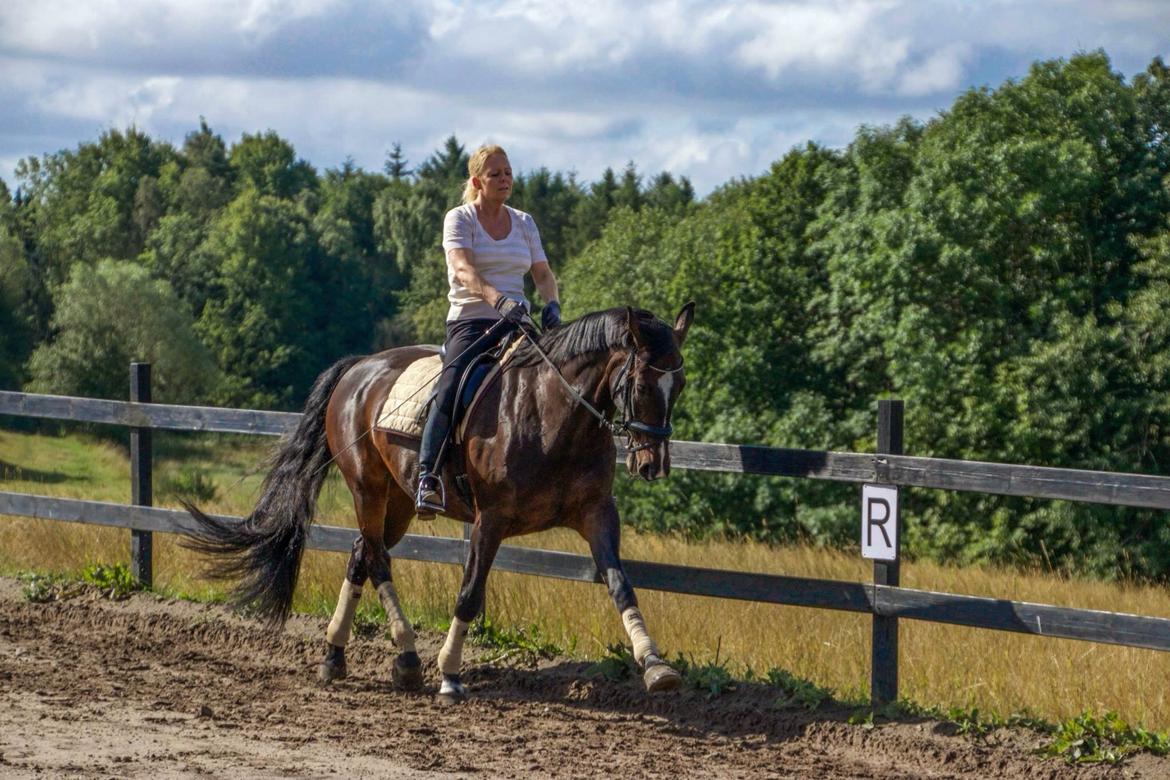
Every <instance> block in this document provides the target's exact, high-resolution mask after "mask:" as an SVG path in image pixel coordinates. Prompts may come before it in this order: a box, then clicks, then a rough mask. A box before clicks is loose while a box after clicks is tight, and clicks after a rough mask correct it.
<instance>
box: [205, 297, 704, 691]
mask: <svg viewBox="0 0 1170 780" xmlns="http://www.w3.org/2000/svg"><path fill="white" fill-rule="evenodd" d="M693 318H694V303H693V302H692V303H688V304H687V305H685V306H684V307H683V308H682V310H681V311H680V312H679V313H678V315H677V317H676V319H675V323H674V325H673V327H672V326H670V325H668V324H667V323H665V322H663V321H662V320H659V319H658V318H656V317H655V316H654V315H652V314H650V313H649V312H646V311H640V310H635V309H630V308H624V307H623V308H615V309H609V310H606V311H601V312H595V313H593V314H587V315H585V316H583V317H581V318H580V319H578V320H575V321H573V322H570V323H567V324H565V325H562V326H559V327H556V328H553V329H551V330H549V331H548V332H546V333H545V334H544V335H543V336H541V337H539V339H534V338H531V337H530V338H528V340H527V341H526V342H524V343H522V344H521V345H520V346H519V347H518V348H517V349H516V351H515V352H514V353H513V355H512V357H511V358H510V359H509V360H508V361H507V363H506V364H505V366H504V369H503V370H502V371H501V372H500V373H498V374H497V375H496V377H495V379H494V380H492V381H491V382H490V384H488V385H487V386H486V387H485V388H484V389H483V390H482V391H481V397H480V399H479V400H478V401H477V402H476V409H475V414H474V415H472V416H471V417H469V419H468V420H467V422H466V427H465V431H464V435H463V437H462V444H461V455H462V458H461V460H462V462H463V464H464V466H465V470H466V473H467V477H468V481H469V483H470V487H471V496H472V500H471V501H470V502H468V501H467V500H466V499H464V498H463V497H462V496H461V495H460V494H459V491H456V490H448V492H447V510H446V512H445V514H447V515H449V516H451V517H454V518H456V519H458V520H461V521H463V522H465V523H471V524H473V527H472V531H471V545H470V547H471V549H470V556H469V558H468V562H467V567H466V569H465V571H464V576H463V582H462V585H461V587H460V590H459V594H458V597H457V599H456V602H455V614H454V619H453V620H452V621H451V628H450V631H449V632H448V634H447V638H446V641H445V642H444V644H443V647H442V649H441V650H440V652H439V656H438V666H439V670H440V672H441V674H442V683H441V686H440V690H439V697H438V698H439V700H440V701H442V702H446V703H449V702H457V701H461V700H462V699H464V698H465V697H466V695H467V692H466V688H465V687H464V686H463V684H462V683H461V681H460V677H459V673H460V667H461V661H462V653H463V642H464V638H465V636H466V634H467V629H468V627H469V625H470V623H471V622H472V621H473V620H474V619H475V618H476V617H477V616H478V615H479V613H480V611H481V609H482V608H483V602H484V591H485V584H486V582H487V576H488V571H489V570H490V569H491V565H492V561H493V559H494V558H495V555H496V551H497V550H498V549H499V546H500V543H501V542H502V541H503V540H504V539H507V538H509V537H512V536H518V535H521V534H528V533H533V532H536V531H542V530H544V529H547V528H553V527H557V526H565V527H568V528H572V529H574V530H576V531H577V532H578V533H580V534H581V536H582V537H584V538H585V540H586V541H588V543H589V549H590V551H591V552H592V555H593V560H594V562H595V563H596V565H597V570H598V572H599V573H600V574H601V576H602V578H603V579H604V580H605V582H606V584H607V585H608V588H609V593H610V596H611V597H612V599H613V602H614V604H615V605H616V607H617V610H618V612H619V613H620V615H621V618H622V623H623V625H624V627H625V629H626V633H627V635H628V636H629V638H630V641H631V643H632V645H633V652H634V658H635V660H636V661H637V663H638V664H639V666H640V667H641V669H642V672H643V675H642V676H643V683H644V685H645V687H646V689H647V691H650V692H656V691H663V690H671V689H674V688H677V687H679V685H680V684H681V678H680V676H679V674H678V672H677V671H676V670H674V669H673V668H671V666H670V665H669V664H667V663H666V662H665V661H664V660H663V658H662V655H661V653H660V652H659V650H658V648H657V646H656V645H655V643H654V641H653V640H652V639H651V637H650V634H649V632H648V631H647V628H646V624H645V620H644V618H643V616H642V614H641V612H640V610H639V609H638V601H637V598H636V597H635V595H634V589H633V587H632V586H631V585H630V582H629V580H628V578H627V577H626V573H625V571H624V569H623V568H622V563H621V558H620V556H619V546H620V534H621V524H620V519H619V517H618V511H617V507H616V506H615V503H614V499H613V479H614V472H615V458H614V442H613V435H614V433H615V432H621V433H624V434H625V435H626V437H627V450H628V454H627V459H626V465H627V467H628V468H629V470H630V471H631V473H632V474H634V475H636V476H639V477H641V478H643V479H646V480H654V479H658V478H659V477H665V476H666V475H667V474H668V473H669V471H670V450H669V443H670V442H669V438H670V434H671V427H670V416H671V412H672V410H673V408H674V406H675V403H676V402H677V400H678V396H679V393H681V392H682V389H683V386H684V384H685V383H686V377H685V375H684V371H683V370H682V364H683V360H682V353H681V351H680V350H681V347H682V345H683V342H684V340H685V339H686V335H687V330H688V329H689V328H690V326H691V322H692V320H693ZM431 354H434V348H433V347H425V346H414V347H400V348H397V349H390V350H387V351H385V352H381V353H378V354H376V355H371V356H368V357H350V358H345V359H343V360H341V361H339V362H338V363H336V364H335V365H333V366H332V367H331V368H329V369H327V370H326V371H325V372H324V373H322V374H321V375H320V376H319V377H318V378H317V381H316V382H315V384H314V386H313V388H312V391H311V392H310V394H309V399H308V401H307V403H306V405H305V411H304V415H303V416H302V418H301V421H300V423H299V425H298V426H297V428H296V430H295V432H294V433H292V434H291V435H290V436H287V437H286V438H285V439H284V441H282V442H281V444H279V445H278V446H277V448H276V450H275V452H274V455H273V461H272V469H271V471H270V473H269V474H268V476H267V477H266V478H265V481H264V485H263V487H262V492H261V496H260V499H259V500H258V502H257V504H256V507H255V508H254V510H253V511H252V513H251V514H250V515H249V516H248V517H247V518H246V519H245V521H244V522H242V523H236V522H226V521H222V520H219V519H216V518H214V517H210V516H208V515H206V514H204V513H203V512H201V511H199V510H198V509H197V508H195V507H193V506H189V505H188V507H187V509H188V511H189V512H190V513H191V515H192V517H193V518H194V519H195V521H196V526H197V527H196V529H195V530H194V531H192V532H190V533H189V534H188V538H187V539H186V541H185V544H186V545H187V546H188V547H191V548H193V549H196V550H199V551H202V552H205V553H209V554H211V555H213V556H215V560H214V561H213V563H212V566H211V569H210V570H209V573H210V574H212V575H213V576H218V577H239V578H240V582H239V583H238V585H237V586H236V588H235V590H234V591H233V594H232V595H233V599H234V601H236V602H237V603H239V604H247V605H250V606H251V607H252V608H253V609H254V610H255V611H256V613H258V614H259V615H260V616H261V617H264V618H266V619H267V620H268V622H269V624H270V625H271V626H273V627H278V626H279V625H282V624H283V623H284V621H285V619H286V618H287V617H288V614H289V611H290V609H291V604H292V598H293V590H294V588H295V586H296V581H297V572H298V569H299V566H300V561H301V556H302V553H303V551H304V547H305V540H306V537H307V535H308V528H309V525H310V524H311V523H312V520H313V514H314V511H315V507H316V502H317V496H318V493H319V492H320V489H321V485H322V483H323V481H324V478H325V473H326V467H327V466H328V465H329V463H330V462H331V461H332V462H336V463H337V465H338V467H339V468H340V470H341V473H342V476H343V477H344V478H345V482H346V484H347V485H348V486H349V490H350V492H351V493H352V494H353V501H354V509H355V511H356V513H357V522H358V529H359V532H360V535H359V537H358V539H357V540H356V542H355V544H354V547H353V551H352V553H351V554H350V558H349V564H348V566H347V569H346V574H345V579H344V580H343V582H342V586H341V593H340V595H339V597H338V603H337V609H336V611H335V612H334V614H333V618H332V620H331V621H330V623H329V627H328V630H327V631H326V635H325V639H326V649H325V657H324V660H323V661H322V662H321V666H320V670H319V673H320V676H321V680H322V682H325V683H328V682H330V681H332V680H335V679H340V678H343V677H345V676H346V662H345V647H346V644H347V643H348V641H349V638H350V632H351V628H352V625H353V617H354V613H355V611H356V609H357V604H358V600H359V599H360V598H361V592H362V588H363V586H364V585H365V583H366V582H367V580H368V581H370V582H371V584H372V585H373V587H374V589H375V590H376V592H377V594H378V597H379V600H380V601H381V603H382V606H383V607H384V608H385V611H386V616H387V621H388V622H389V624H390V635H391V639H392V640H393V642H394V644H395V646H396V648H397V649H398V651H399V654H398V656H397V657H396V658H395V659H394V664H393V668H392V678H393V680H394V682H395V683H396V684H397V685H398V686H399V687H402V688H405V689H418V688H421V686H422V680H423V676H422V663H421V660H420V659H419V656H418V653H417V651H416V649H415V634H414V630H413V627H412V626H411V624H410V621H408V620H407V618H406V615H405V613H404V612H403V610H402V605H401V603H400V601H399V598H398V594H397V592H396V591H395V589H394V582H393V580H392V579H391V573H390V557H389V554H388V550H389V549H390V548H392V547H393V546H394V545H395V544H397V543H398V541H399V540H400V539H402V537H403V535H405V534H406V530H407V528H408V527H409V525H410V523H411V520H412V519H413V518H414V514H415V510H414V500H413V490H412V487H413V485H414V483H415V480H416V479H417V477H418V458H417V452H416V450H415V449H414V448H412V447H410V446H407V445H405V444H403V443H401V440H400V439H397V437H394V439H392V437H391V436H390V435H388V434H387V433H386V432H384V431H381V430H379V429H377V428H375V427H374V422H375V420H376V419H377V416H378V414H379V411H380V407H381V405H382V401H383V400H384V399H385V398H386V397H387V393H388V392H389V389H390V387H391V386H392V385H393V384H394V382H395V381H396V380H397V379H398V377H399V376H401V375H402V372H403V371H404V370H405V369H406V367H407V366H408V365H409V364H410V363H412V362H413V361H415V360H418V359H420V358H422V357H425V356H427V355H431ZM570 386H571V387H572V388H573V389H572V390H570V389H569V388H570ZM598 414H599V415H600V417H601V418H603V422H608V421H611V420H612V419H613V417H614V416H615V415H622V416H623V417H624V419H620V420H619V421H618V422H617V423H613V422H608V424H599V420H598V418H597V416H595V415H598ZM395 439H397V442H398V443H396V440H395ZM447 460H448V464H447V466H446V467H445V469H444V474H443V478H444V480H443V481H444V483H445V484H446V485H452V484H453V476H454V475H453V474H452V466H451V462H452V461H456V460H459V458H448V459H447Z"/></svg>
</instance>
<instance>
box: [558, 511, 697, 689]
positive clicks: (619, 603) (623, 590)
mask: <svg viewBox="0 0 1170 780" xmlns="http://www.w3.org/2000/svg"><path fill="white" fill-rule="evenodd" d="M581 535H582V536H584V537H585V540H586V541H588V542H589V549H590V550H591V551H592V553H593V561H594V563H595V564H596V565H597V570H598V571H599V572H601V575H602V576H603V577H604V578H605V582H606V584H607V585H608V586H609V595H610V597H611V598H612V599H613V603H614V605H615V606H616V607H617V610H618V613H619V614H620V615H621V616H622V625H623V626H625V629H626V634H627V635H628V636H629V637H630V643H631V644H632V645H633V646H634V660H635V661H637V662H638V665H639V666H641V667H642V670H643V671H642V682H643V683H645V685H646V690H647V691H648V692H650V693H657V692H659V691H672V690H674V689H676V688H678V687H679V686H680V685H682V677H680V676H679V673H678V672H677V671H675V670H674V669H673V668H672V667H671V666H670V665H669V664H668V663H666V661H664V660H662V655H661V653H660V652H659V650H658V645H656V644H655V643H654V640H653V639H651V638H650V632H649V631H647V630H646V621H645V619H644V618H643V617H642V612H641V610H639V609H638V599H637V597H636V596H635V595H634V588H633V586H632V585H630V580H629V578H628V577H627V576H626V571H625V569H624V568H623V567H622V562H621V557H620V555H619V552H618V551H619V547H620V545H621V520H620V518H619V517H618V513H617V507H616V506H615V505H614V502H613V499H612V498H610V499H609V500H607V501H606V502H605V503H604V504H602V505H601V507H599V508H598V510H597V511H596V512H595V513H593V514H592V515H591V516H590V517H588V518H586V519H585V522H584V524H583V526H582V528H581Z"/></svg>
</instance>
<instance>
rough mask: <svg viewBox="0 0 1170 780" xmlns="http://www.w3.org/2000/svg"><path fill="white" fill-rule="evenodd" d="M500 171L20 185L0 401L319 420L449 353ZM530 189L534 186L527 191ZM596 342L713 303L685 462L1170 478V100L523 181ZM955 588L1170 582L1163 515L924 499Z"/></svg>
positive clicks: (671, 509) (989, 115)
mask: <svg viewBox="0 0 1170 780" xmlns="http://www.w3.org/2000/svg"><path fill="white" fill-rule="evenodd" d="M466 159H467V152H466V150H465V149H464V147H463V146H462V145H461V144H460V142H459V140H458V139H456V138H455V137H451V138H449V139H448V140H447V142H446V143H445V145H444V146H443V147H442V148H440V149H439V150H437V151H436V152H435V153H434V154H433V155H431V156H430V157H429V158H428V159H426V160H424V161H421V162H420V163H419V164H417V165H412V163H411V161H409V160H406V159H404V156H403V154H402V151H401V148H400V147H398V146H397V145H396V146H394V148H393V149H391V151H390V152H389V153H388V155H387V158H386V163H385V166H384V170H383V171H380V172H370V171H365V170H362V169H360V168H358V167H356V166H355V165H353V164H352V163H348V162H347V163H346V164H344V165H342V166H341V167H340V168H338V169H330V170H327V171H325V172H324V174H320V173H318V171H316V170H315V169H314V168H313V167H312V166H310V165H309V164H308V163H306V162H305V161H303V160H300V159H298V158H297V155H296V152H295V150H294V149H293V147H292V146H291V145H290V144H289V143H288V142H287V141H285V140H284V139H282V138H281V137H280V136H279V135H278V134H277V133H275V132H272V131H269V132H265V133H261V134H256V135H249V134H245V135H244V136H243V137H242V138H240V139H239V140H238V141H236V142H235V143H233V144H230V145H229V144H227V143H225V141H224V140H223V139H222V138H221V137H220V136H219V135H217V134H216V133H215V132H214V131H213V129H212V128H211V127H209V126H208V125H207V124H206V123H202V122H201V124H200V127H199V128H198V129H197V130H195V131H193V132H191V133H190V134H189V135H188V136H187V137H186V139H185V141H184V143H183V145H182V147H181V148H176V147H174V146H173V145H172V144H170V143H167V142H163V141H158V140H154V139H151V138H150V137H149V136H148V135H147V134H145V133H143V132H141V131H139V130H137V129H134V128H130V129H127V130H121V131H120V130H110V131H108V132H106V133H104V134H103V135H102V136H101V137H100V138H99V139H98V140H97V141H94V142H83V143H81V144H80V145H79V146H78V147H77V148H76V149H74V150H68V151H61V152H58V153H55V154H49V155H45V156H44V157H42V158H39V159H37V158H29V159H27V160H25V161H23V162H22V163H21V164H20V166H19V168H18V170H17V174H16V177H17V180H16V182H15V188H14V189H10V188H9V187H8V186H6V185H4V184H3V183H2V182H0V190H2V192H0V194H2V196H3V197H0V387H4V388H24V389H28V390H34V391H43V392H53V393H64V394H76V395H85V396H97V397H110V398H118V397H125V394H126V384H127V379H126V375H127V364H128V363H129V362H130V361H131V360H132V359H139V360H148V361H150V362H152V363H153V364H154V366H155V385H156V391H155V397H156V399H157V400H162V401H170V402H201V403H214V404H222V405H232V406H250V407H261V408H280V409H293V408H296V407H297V406H298V404H299V403H300V402H301V401H302V400H303V398H304V396H305V394H306V391H307V389H308V387H309V385H310V383H311V382H312V380H313V378H314V377H315V376H316V375H317V373H318V372H320V371H321V370H322V369H323V368H325V367H326V366H327V365H328V364H330V363H331V362H332V361H333V360H335V359H336V358H338V357H340V356H342V355H344V354H348V353H355V352H369V351H374V350H377V349H381V348H385V347H390V346H395V345H398V344H404V343H410V342H417V341H429V342H434V341H436V340H438V339H440V338H441V333H442V322H443V318H444V314H445V311H446V302H445V299H444V293H445V286H446V276H445V266H444V263H443V259H442V251H441V249H440V247H439V241H440V226H441V222H442V217H443V214H444V212H445V211H446V210H447V209H448V208H449V207H451V206H452V205H454V204H455V203H456V201H457V199H458V197H459V193H460V190H461V185H462V181H463V178H464V176H465V170H466V169H465V166H466ZM517 162H523V161H517ZM511 203H512V205H514V206H516V207H518V208H521V209H524V210H526V211H529V212H531V213H532V214H533V215H534V217H535V218H536V220H537V223H538V225H539V226H540V229H541V232H542V236H543V240H544V244H545V247H546V249H547V251H548V254H549V256H550V258H552V262H553V264H554V267H555V268H556V270H557V272H558V274H559V276H560V278H561V281H562V297H563V303H564V306H565V313H566V315H568V316H569V317H572V316H575V315H579V314H581V313H584V312H587V311H592V310H595V309H600V308H605V307H609V306H613V305H622V304H631V305H636V306H642V307H645V308H649V309H651V310H653V311H655V312H658V313H659V314H660V315H662V316H671V315H673V313H674V312H675V311H677V309H678V307H679V305H680V304H681V303H683V302H684V301H686V300H688V299H694V300H696V301H697V303H698V306H697V319H696V323H695V325H694V327H693V328H692V331H691V337H690V339H689V340H688V342H687V349H686V352H687V365H688V389H687V391H686V394H685V395H684V398H683V401H682V404H681V407H680V409H679V410H678V413H677V415H676V429H677V434H676V435H677V437H679V438H683V439H693V440H706V441H724V442H743V443H761V444H770V445H776V446H785V447H804V448H815V449H837V450H860V451H865V450H872V448H873V445H874V442H873V438H874V419H875V408H876V402H877V400H878V399H879V398H890V397H895V398H902V399H905V401H906V425H907V428H906V448H907V452H909V453H912V454H916V455H925V456H938V457H950V458H969V459H978V460H995V461H1005V462H1016V463H1031V464H1037V465H1048V466H1068V467H1075V468H1090V469H1108V470H1115V471H1134V472H1145V473H1167V469H1168V468H1170V316H1168V312H1170V69H1168V68H1167V67H1166V66H1165V64H1164V63H1163V62H1162V61H1161V60H1160V59H1157V60H1154V61H1153V62H1152V63H1151V64H1150V66H1149V67H1148V68H1147V69H1146V71H1145V72H1143V73H1140V74H1137V75H1136V76H1133V77H1132V78H1127V77H1125V76H1124V75H1123V74H1119V73H1117V72H1115V71H1114V70H1113V69H1112V66H1111V64H1110V62H1109V59H1108V57H1107V56H1106V55H1105V54H1104V53H1101V52H1096V53H1089V54H1081V55H1078V56H1075V57H1072V58H1071V59H1068V60H1055V61H1048V62H1040V63H1036V64H1035V65H1033V66H1032V68H1031V69H1030V71H1029V72H1028V74H1027V75H1026V76H1024V77H1022V78H1021V79H1019V80H1013V81H1008V82H1006V83H1004V84H1002V85H1000V86H998V87H995V88H981V89H972V90H970V91H968V92H966V93H965V94H963V95H961V96H960V97H959V98H958V99H957V100H956V101H955V102H954V104H953V105H952V106H951V107H950V108H949V109H948V110H946V111H944V112H941V113H940V114H939V115H938V116H937V117H935V118H933V119H931V120H929V121H926V122H919V121H914V120H911V119H904V120H902V121H900V122H898V123H897V124H896V125H893V126H887V127H862V128H860V129H859V130H858V131H857V133H856V136H855V137H854V139H853V141H852V142H851V143H850V144H849V145H848V147H846V148H844V149H829V148H824V147H820V146H817V145H815V144H811V143H810V144H808V145H807V146H805V147H803V148H797V149H793V150H792V151H790V152H789V153H788V154H786V155H785V156H784V157H783V158H782V159H780V160H778V161H776V162H775V163H774V164H773V165H772V166H771V168H770V170H768V171H767V172H766V173H764V174H763V175H760V176H758V177H755V178H749V179H739V180H735V181H731V182H728V183H727V184H725V185H724V186H722V187H721V188H719V189H718V190H716V191H715V192H714V193H712V194H710V195H709V196H707V197H705V198H703V199H701V200H699V199H696V197H695V194H694V191H693V189H692V188H691V186H690V184H689V182H688V181H687V180H686V179H685V178H681V177H675V176H673V175H671V174H670V173H665V172H664V173H661V174H658V175H656V176H653V177H650V178H645V177H643V175H641V174H640V173H639V171H638V170H637V168H636V167H635V166H634V165H633V164H630V165H628V166H627V167H626V168H625V169H624V170H623V171H621V172H620V173H615V172H613V171H606V172H605V174H604V175H603V176H602V177H601V178H600V179H599V180H597V181H595V182H591V183H583V182H581V181H579V180H578V179H577V178H576V177H575V176H574V175H572V174H565V173H561V172H553V171H549V170H546V169H543V168H540V169H536V170H530V171H528V172H526V173H524V174H523V175H522V176H520V177H519V178H518V179H517V182H516V189H515V194H514V196H513V199H512V201H511ZM618 491H619V498H620V500H621V503H622V506H623V511H624V513H625V516H626V518H627V519H628V520H630V521H631V522H634V523H635V524H637V525H639V526H641V527H645V528H651V529H657V530H669V531H678V532H681V533H685V534H689V535H694V536H702V535H706V534H730V535H749V536H752V537H756V538H761V539H767V540H774V541H792V540H801V541H810V542H814V543H819V544H830V545H838V544H849V543H852V542H853V541H854V537H855V526H856V522H857V508H856V500H857V493H856V488H855V487H852V486H843V485H836V484H828V483H818V482H810V481H806V480H781V479H762V478H750V477H749V478H745V477H733V476H730V475H718V474H706V473H698V472H682V471H676V472H675V473H674V474H673V475H672V478H671V479H670V480H669V481H668V482H667V483H663V484H656V485H652V486H647V485H642V484H638V483H634V482H628V481H626V480H624V479H621V480H619V486H618ZM906 506H907V513H908V517H909V521H908V522H907V524H906V525H907V527H906V530H905V540H904V543H905V547H906V549H907V551H908V552H909V553H910V554H912V555H926V556H930V557H934V558H937V559H942V560H957V561H992V562H1001V563H1038V564H1040V565H1044V566H1049V567H1052V568H1056V569H1061V570H1068V571H1075V572H1085V573H1090V574H1093V575H1096V576H1106V577H1115V576H1139V577H1146V576H1151V577H1156V578H1161V579H1164V578H1166V577H1167V576H1170V522H1168V521H1167V518H1166V516H1165V515H1164V513H1159V512H1152V511H1139V510H1125V509H1119V508H1116V507H1102V506H1090V505H1073V504H1066V503H1062V502H1048V501H1031V500H1016V499H1004V498H998V497H989V496H978V495H969V494H960V493H947V492H943V491H912V492H910V493H909V495H908V496H907V498H906Z"/></svg>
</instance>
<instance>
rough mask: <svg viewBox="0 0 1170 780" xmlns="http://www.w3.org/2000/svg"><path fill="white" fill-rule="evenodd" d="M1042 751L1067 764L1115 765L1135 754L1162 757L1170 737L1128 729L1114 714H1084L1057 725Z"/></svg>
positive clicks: (1138, 727)
mask: <svg viewBox="0 0 1170 780" xmlns="http://www.w3.org/2000/svg"><path fill="white" fill-rule="evenodd" d="M1042 752H1043V753H1044V754H1045V755H1048V756H1058V757H1060V758H1063V759H1064V760H1065V761H1067V762H1068V763H1070V764H1093V763H1106V764H1117V763H1119V762H1121V761H1122V760H1123V759H1124V758H1125V757H1126V756H1129V755H1132V754H1134V753H1141V752H1145V753H1153V754H1154V755H1156V756H1164V755H1166V754H1167V752H1170V738H1168V737H1167V735H1166V734H1164V733H1157V732H1153V731H1147V730H1146V729H1144V728H1142V727H1141V726H1131V725H1129V724H1128V723H1126V722H1125V721H1123V720H1122V719H1121V716H1120V715H1118V714H1117V713H1116V712H1113V711H1109V712H1106V713H1105V714H1104V715H1092V714H1090V713H1088V712H1086V713H1082V714H1081V715H1078V716H1077V717H1075V718H1069V719H1068V720H1066V721H1064V722H1063V723H1061V724H1059V725H1058V726H1057V727H1056V729H1055V733H1054V737H1053V740H1052V743H1051V744H1049V745H1048V746H1047V747H1046V748H1044V749H1043V751H1042Z"/></svg>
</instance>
